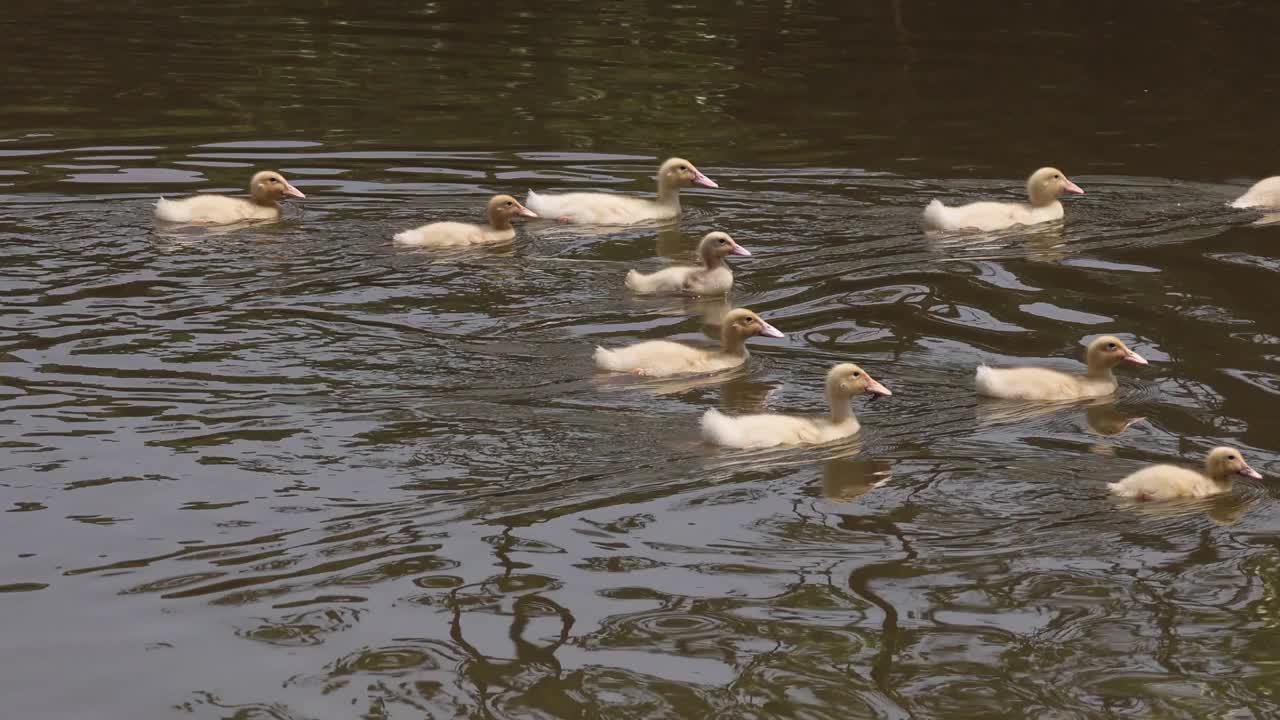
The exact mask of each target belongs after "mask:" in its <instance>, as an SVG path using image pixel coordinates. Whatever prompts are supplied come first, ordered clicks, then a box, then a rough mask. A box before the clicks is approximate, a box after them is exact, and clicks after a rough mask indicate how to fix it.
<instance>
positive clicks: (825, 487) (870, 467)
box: [820, 448, 893, 503]
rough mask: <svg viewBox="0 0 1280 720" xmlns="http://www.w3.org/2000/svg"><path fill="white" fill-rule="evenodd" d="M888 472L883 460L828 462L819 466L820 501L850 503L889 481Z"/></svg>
mask: <svg viewBox="0 0 1280 720" xmlns="http://www.w3.org/2000/svg"><path fill="white" fill-rule="evenodd" d="M859 450H860V448H859ZM892 468H893V466H892V465H890V464H889V462H888V461H887V460H857V459H854V458H850V457H841V458H833V459H831V460H828V461H826V462H825V463H823V465H822V480H821V484H820V489H821V492H822V497H823V498H825V499H826V500H827V501H828V502H833V503H850V502H853V501H854V500H857V499H858V498H860V497H862V496H863V495H866V494H867V493H869V492H871V491H872V490H875V489H876V488H880V487H884V486H885V485H887V484H888V483H889V482H890V481H891V480H893V472H892Z"/></svg>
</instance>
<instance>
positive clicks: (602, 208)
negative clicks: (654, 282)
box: [525, 157, 720, 225]
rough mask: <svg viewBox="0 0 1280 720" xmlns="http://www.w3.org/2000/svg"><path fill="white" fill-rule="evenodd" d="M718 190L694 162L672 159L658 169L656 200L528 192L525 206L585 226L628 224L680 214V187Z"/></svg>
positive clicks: (596, 194)
mask: <svg viewBox="0 0 1280 720" xmlns="http://www.w3.org/2000/svg"><path fill="white" fill-rule="evenodd" d="M689 185H701V186H703V187H709V188H718V187H720V186H719V185H717V184H716V183H715V181H714V180H712V179H711V178H709V177H707V176H706V175H703V174H702V172H701V171H699V170H698V168H696V167H694V166H693V163H691V162H689V161H688V160H683V159H681V158H674V157H673V158H671V159H669V160H667V161H666V162H664V163H662V165H661V166H660V167H659V168H658V197H657V199H656V200H645V199H643V198H636V197H628V196H625V195H614V194H611V193H594V192H574V193H564V194H551V193H543V194H541V195H540V194H538V193H535V192H534V191H532V190H530V191H529V195H528V197H526V198H525V204H526V205H528V206H529V207H530V208H532V209H533V211H534V212H536V213H538V214H539V215H542V216H543V217H551V218H556V219H558V220H560V221H562V222H572V223H579V224H585V225H630V224H632V223H637V222H641V221H643V220H666V219H669V218H673V217H676V216H677V215H679V214H680V188H681V187H686V186H689Z"/></svg>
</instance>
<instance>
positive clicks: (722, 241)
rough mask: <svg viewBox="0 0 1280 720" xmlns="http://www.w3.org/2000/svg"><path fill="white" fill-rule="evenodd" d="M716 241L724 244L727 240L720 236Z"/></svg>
mask: <svg viewBox="0 0 1280 720" xmlns="http://www.w3.org/2000/svg"><path fill="white" fill-rule="evenodd" d="M716 242H718V243H720V244H721V245H724V244H725V243H726V242H728V241H727V240H725V239H724V238H720V239H719V240H717V241H716Z"/></svg>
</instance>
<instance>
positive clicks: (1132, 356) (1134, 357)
mask: <svg viewBox="0 0 1280 720" xmlns="http://www.w3.org/2000/svg"><path fill="white" fill-rule="evenodd" d="M1124 359H1125V361H1127V362H1131V363H1137V364H1138V365H1149V364H1150V363H1148V362H1147V359H1146V358H1144V357H1142V356H1141V355H1139V354H1138V353H1136V352H1134V351H1132V350H1130V351H1129V352H1127V353H1125V354H1124Z"/></svg>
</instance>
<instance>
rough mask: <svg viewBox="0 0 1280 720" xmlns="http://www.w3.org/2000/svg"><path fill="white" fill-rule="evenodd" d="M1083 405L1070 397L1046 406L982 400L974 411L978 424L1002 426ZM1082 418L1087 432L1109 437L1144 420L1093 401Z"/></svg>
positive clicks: (1061, 412) (1014, 401) (1068, 410)
mask: <svg viewBox="0 0 1280 720" xmlns="http://www.w3.org/2000/svg"><path fill="white" fill-rule="evenodd" d="M1082 404H1083V403H1081V402H1080V401H1072V400H1067V401H1062V402H1056V403H1051V404H1047V405H1046V404H1043V403H1032V402H1025V401H1018V400H982V401H980V402H979V403H978V405H977V407H976V408H975V410H976V412H977V416H978V423H979V424H981V425H1005V424H1013V423H1019V422H1026V421H1029V420H1034V419H1036V418H1041V417H1048V416H1051V415H1058V414H1063V415H1065V414H1067V413H1069V412H1072V411H1074V410H1076V409H1078V408H1080V406H1081V405H1082ZM1084 419H1085V423H1086V424H1087V425H1088V428H1089V432H1091V433H1094V434H1096V435H1102V436H1105V437H1112V436H1115V435H1119V434H1120V433H1123V432H1124V431H1126V430H1128V429H1129V428H1131V427H1133V426H1134V425H1137V424H1138V423H1140V422H1142V421H1143V420H1146V417H1145V416H1143V415H1130V414H1129V413H1127V412H1123V411H1122V410H1120V409H1119V408H1117V407H1116V405H1115V403H1113V402H1099V401H1093V402H1090V403H1089V404H1087V405H1085V407H1084Z"/></svg>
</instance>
